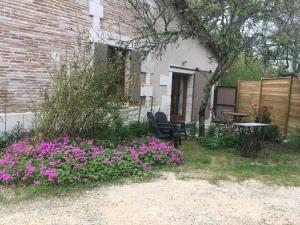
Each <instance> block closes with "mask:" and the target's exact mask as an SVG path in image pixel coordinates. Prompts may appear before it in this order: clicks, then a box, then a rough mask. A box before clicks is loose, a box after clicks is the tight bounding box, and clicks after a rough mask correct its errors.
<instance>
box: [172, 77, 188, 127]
mask: <svg viewBox="0 0 300 225" xmlns="http://www.w3.org/2000/svg"><path fill="white" fill-rule="evenodd" d="M187 81H188V80H187V75H182V74H173V78H172V96H171V121H172V122H175V123H176V122H177V123H178V122H185V116H186V99H187Z"/></svg>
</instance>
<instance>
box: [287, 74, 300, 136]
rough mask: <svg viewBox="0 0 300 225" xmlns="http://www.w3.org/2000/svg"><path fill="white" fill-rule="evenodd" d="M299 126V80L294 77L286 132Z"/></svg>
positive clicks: (292, 130)
mask: <svg viewBox="0 0 300 225" xmlns="http://www.w3.org/2000/svg"><path fill="white" fill-rule="evenodd" d="M296 128H300V82H299V80H298V78H296V77H294V78H293V81H292V89H291V99H290V111H289V119H288V133H290V132H294V131H295V129H296Z"/></svg>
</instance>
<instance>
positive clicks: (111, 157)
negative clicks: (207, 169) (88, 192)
mask: <svg viewBox="0 0 300 225" xmlns="http://www.w3.org/2000/svg"><path fill="white" fill-rule="evenodd" d="M183 153H184V152H183V149H179V150H177V149H175V148H174V146H173V145H172V144H170V143H169V142H162V141H160V140H157V139H155V138H142V139H136V140H133V141H132V143H131V145H130V146H119V147H116V148H106V147H103V146H98V145H95V142H94V141H92V140H84V139H79V138H76V139H71V138H69V137H64V138H58V139H55V140H53V141H49V142H43V143H40V144H38V145H36V146H33V145H31V144H30V143H29V141H28V140H24V141H20V142H18V143H15V144H12V145H11V146H9V147H7V148H6V149H5V151H4V152H3V153H1V154H0V156H1V157H0V182H3V183H15V184H17V183H26V184H30V183H34V184H40V183H56V184H73V183H78V182H87V181H106V180H114V179H118V178H121V177H127V176H142V175H143V174H144V173H145V172H146V171H148V170H149V169H151V168H153V167H160V166H166V165H176V164H179V163H181V162H182V156H183Z"/></svg>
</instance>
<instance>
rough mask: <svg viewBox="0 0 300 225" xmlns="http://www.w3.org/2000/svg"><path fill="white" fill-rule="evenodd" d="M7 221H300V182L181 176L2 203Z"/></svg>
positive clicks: (188, 224)
mask: <svg viewBox="0 0 300 225" xmlns="http://www.w3.org/2000/svg"><path fill="white" fill-rule="evenodd" d="M0 224H1V225H2V224H3V225H4V224H5V225H18V224H22V225H23V224H24V225H29V224H30V225H42V224H49V225H50V224H51V225H69V224H70V225H71V224H72V225H73V224H80V225H81V224H83V225H102V224H103V225H196V224H199V225H200V224H201V225H202V224H228V225H229V224H230V225H234V224H243V225H247V224H249V225H252V224H280V225H282V224H300V188H299V187H283V186H266V185H264V184H261V183H259V182H257V181H254V180H250V181H245V182H243V183H233V182H225V181H224V182H221V183H219V184H217V185H215V184H210V183H209V182H207V181H205V180H199V179H198V180H178V179H176V177H175V175H174V174H173V173H168V174H165V175H164V177H163V178H160V179H157V180H154V181H152V182H146V183H134V184H126V185H121V186H111V187H103V188H95V189H93V190H91V191H86V192H85V193H81V194H78V195H77V194H76V195H75V196H73V195H71V196H67V197H56V198H48V199H42V198H38V199H35V200H32V201H26V202H21V203H19V204H17V205H6V206H5V205H4V206H0Z"/></svg>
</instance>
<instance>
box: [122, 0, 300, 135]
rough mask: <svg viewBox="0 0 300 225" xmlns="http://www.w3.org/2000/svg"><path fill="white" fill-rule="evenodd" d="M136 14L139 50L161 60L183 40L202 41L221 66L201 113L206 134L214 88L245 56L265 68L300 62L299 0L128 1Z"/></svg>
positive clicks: (205, 93)
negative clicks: (170, 48)
mask: <svg viewBox="0 0 300 225" xmlns="http://www.w3.org/2000/svg"><path fill="white" fill-rule="evenodd" d="M127 1H128V3H129V7H130V8H131V9H132V11H133V12H134V14H135V18H136V23H135V24H133V26H134V27H135V29H136V31H137V34H139V36H138V37H137V38H135V39H134V40H133V41H134V43H135V44H136V45H137V46H140V47H142V48H143V50H144V51H145V52H146V53H148V52H154V53H156V54H157V55H158V56H159V55H161V54H163V53H164V51H165V50H166V47H167V46H168V45H170V44H172V43H176V42H177V41H178V40H180V39H183V40H184V39H188V38H196V39H198V40H199V42H200V43H201V44H203V45H205V46H206V47H208V48H209V49H210V50H211V51H212V53H213V55H214V57H215V59H216V61H217V62H218V66H217V68H216V69H215V71H214V72H213V74H212V76H211V77H210V79H209V80H208V83H207V85H206V87H205V90H204V95H203V99H202V102H201V106H200V109H199V134H200V135H203V134H204V120H205V109H206V106H207V103H208V99H209V96H210V91H211V87H212V85H213V84H215V83H216V82H217V81H218V80H220V78H222V77H223V76H224V74H225V72H226V71H227V70H228V69H229V68H230V67H231V65H233V63H234V62H235V61H236V60H237V59H238V56H239V54H240V53H241V52H245V54H246V56H251V57H257V58H259V59H260V60H262V62H263V63H264V64H266V65H267V64H269V63H275V62H278V61H283V60H285V61H286V62H287V63H289V62H291V61H297V60H299V55H300V54H299V52H300V51H299V49H300V47H299V46H300V44H299V43H300V41H299V40H298V39H297V36H299V29H300V28H299V27H300V26H299V24H300V20H299V18H300V4H299V0H213V1H212V0H127Z"/></svg>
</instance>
